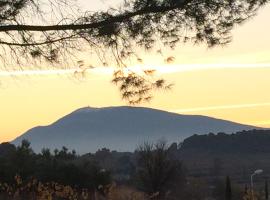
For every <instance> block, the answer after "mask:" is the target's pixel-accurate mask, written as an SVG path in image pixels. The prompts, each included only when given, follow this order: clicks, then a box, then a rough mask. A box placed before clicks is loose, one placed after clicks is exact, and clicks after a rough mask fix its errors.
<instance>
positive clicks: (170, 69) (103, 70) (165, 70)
mask: <svg viewBox="0 0 270 200" xmlns="http://www.w3.org/2000/svg"><path fill="white" fill-rule="evenodd" d="M268 67H269V68H270V63H254V64H230V63H229V64H226V63H223V64H219V63H218V64H171V65H163V66H151V65H149V66H132V67H130V68H129V69H131V70H133V71H135V72H136V71H137V72H140V71H141V70H145V69H154V70H156V71H157V72H158V73H161V74H170V73H177V72H185V71H194V70H204V69H220V68H268ZM116 69H117V68H114V67H95V68H91V69H80V68H79V69H78V68H73V69H58V70H57V69H45V70H14V71H4V70H2V71H1V70H0V76H1V77H3V76H27V75H58V74H59V75H61V74H74V73H75V74H76V73H77V72H78V73H98V74H112V73H113V72H114V70H116Z"/></svg>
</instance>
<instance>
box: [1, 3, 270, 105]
mask: <svg viewBox="0 0 270 200" xmlns="http://www.w3.org/2000/svg"><path fill="white" fill-rule="evenodd" d="M268 2H269V0H229V1H223V0H125V1H124V2H123V3H122V4H121V5H120V6H119V7H118V8H114V9H112V8H111V9H108V10H106V11H96V12H88V11H86V12H82V11H80V10H79V9H78V6H76V3H75V1H73V0H0V24H1V25H0V47H1V49H2V51H1V53H0V56H1V58H2V59H3V62H4V63H6V60H7V58H10V60H15V62H16V63H25V64H27V65H28V64H29V61H30V60H33V61H36V60H40V61H46V62H49V63H51V64H52V63H58V64H60V66H61V67H63V62H65V61H66V60H70V59H71V58H72V57H73V58H74V57H76V56H75V55H76V52H79V51H83V50H85V51H87V52H88V53H90V54H93V53H94V54H95V55H97V57H98V58H99V59H100V61H101V63H102V64H103V65H104V66H107V65H108V63H109V62H110V63H111V62H112V61H113V60H114V61H115V64H116V65H117V66H118V69H117V70H116V72H115V73H114V79H113V82H114V83H115V84H117V85H118V86H119V89H120V91H121V94H122V97H123V99H125V100H127V101H128V102H129V103H131V104H137V103H141V102H143V101H149V100H150V99H151V97H152V96H151V91H153V89H168V88H170V87H171V84H167V83H166V82H165V81H164V80H163V79H157V78H153V77H152V76H151V75H152V74H153V72H154V71H153V70H143V69H142V70H141V72H140V73H137V72H134V71H133V70H132V69H130V68H128V65H127V61H128V60H134V59H135V60H137V61H138V62H139V63H140V64H141V62H142V59H141V58H140V55H138V51H137V50H136V49H138V47H141V48H144V49H146V50H151V49H152V50H153V49H156V52H158V53H161V54H162V51H161V50H160V49H162V48H163V47H164V46H165V47H166V46H168V47H170V48H174V47H175V46H176V45H177V44H178V43H180V42H183V43H185V42H192V43H195V44H201V43H204V44H207V46H209V47H214V46H217V45H225V44H227V43H229V42H230V41H231V30H232V29H233V27H234V26H235V25H238V24H241V23H243V22H244V21H246V20H247V19H249V18H251V17H252V16H254V15H255V14H256V13H257V11H258V10H259V8H261V7H262V6H263V5H265V4H266V3H268ZM48 10H49V12H48ZM158 43H161V44H160V45H158ZM14 58H16V59H14ZM67 58H68V59H67ZM165 60H166V62H168V63H170V62H172V61H173V60H174V58H173V57H172V56H170V57H168V58H166V59H165ZM78 65H79V66H80V67H82V71H83V72H84V71H85V70H86V69H88V68H89V67H85V66H83V65H82V62H81V61H80V62H79V63H78ZM111 65H113V64H111ZM91 67H92V65H91Z"/></svg>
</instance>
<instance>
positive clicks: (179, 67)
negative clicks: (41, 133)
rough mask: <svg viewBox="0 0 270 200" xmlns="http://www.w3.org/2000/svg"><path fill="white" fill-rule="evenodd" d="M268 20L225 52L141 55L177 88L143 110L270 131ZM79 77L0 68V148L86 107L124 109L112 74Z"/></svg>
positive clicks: (237, 34)
mask: <svg viewBox="0 0 270 200" xmlns="http://www.w3.org/2000/svg"><path fill="white" fill-rule="evenodd" d="M88 6H90V5H89V3H88ZM98 6H100V7H102V6H103V3H100V5H98ZM269 19H270V6H269V5H268V6H266V7H265V8H264V9H262V10H261V11H260V12H259V14H258V16H256V17H255V18H253V19H252V20H250V21H248V22H246V23H245V24H244V25H242V26H240V27H236V29H235V30H234V32H233V41H232V43H231V44H229V45H228V46H227V47H217V48H214V49H207V48H206V47H204V46H193V45H183V44H179V46H178V47H177V48H176V49H175V50H174V51H171V50H167V49H165V50H164V52H163V56H160V55H156V54H154V53H151V52H150V53H146V52H142V54H143V55H144V56H143V60H144V64H143V66H144V67H146V68H148V67H149V68H154V69H156V70H157V76H162V77H163V78H165V79H166V80H167V81H169V82H172V83H174V87H173V89H172V90H171V91H168V92H165V91H164V92H163V91H161V92H158V93H154V95H155V98H154V99H153V101H151V102H150V103H147V104H143V105H141V106H146V107H152V108H157V109H162V110H167V111H171V112H177V113H182V114H199V115H207V116H212V117H216V118H222V119H227V120H231V121H236V122H240V123H245V124H251V125H255V126H261V127H270V115H269V113H270V92H269V88H270V37H269V35H270V25H269V23H268V21H269ZM167 56H174V57H175V58H176V59H175V62H174V63H173V64H171V65H167V64H165V63H164V58H166V57H167ZM87 62H89V63H91V60H88V61H87ZM135 67H138V66H135ZM139 67H140V66H139ZM77 70H78V69H77V68H76V67H74V68H72V67H71V68H70V69H68V70H65V69H62V70H54V69H46V70H35V69H29V70H26V71H16V70H15V71H5V70H1V68H0V111H1V112H0V142H4V141H10V140H12V139H14V138H16V137H17V136H19V135H21V134H22V133H24V132H25V131H27V130H28V129H30V128H33V127H34V126H39V125H48V124H50V123H52V122H54V121H56V120H57V119H59V118H60V117H62V116H64V115H66V114H68V113H70V112H72V111H73V110H75V109H78V108H80V107H85V106H92V107H105V106H106V107H107V106H120V105H126V102H124V101H122V99H121V97H120V94H119V92H118V90H117V88H116V87H115V86H114V85H112V84H111V82H110V81H111V78H112V76H111V73H112V69H108V68H104V67H103V68H102V67H101V68H98V67H97V68H95V69H89V70H87V72H86V75H85V76H83V77H79V78H78V77H74V72H76V71H77Z"/></svg>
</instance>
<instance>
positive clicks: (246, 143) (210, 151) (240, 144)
mask: <svg viewBox="0 0 270 200" xmlns="http://www.w3.org/2000/svg"><path fill="white" fill-rule="evenodd" d="M177 155H178V156H179V159H180V160H182V161H183V162H184V163H185V165H186V167H187V168H188V169H189V172H190V174H193V175H195V176H200V177H201V176H204V177H207V176H226V175H232V176H234V178H235V179H237V180H241V181H243V183H247V182H249V178H250V175H251V174H252V173H253V172H254V170H256V169H263V170H264V173H263V175H262V176H261V177H260V178H265V177H269V176H270V130H250V131H242V132H237V133H235V134H225V133H218V134H208V135H194V136H191V137H189V138H187V139H185V140H184V142H183V143H182V145H181V147H180V148H179V149H178V150H177Z"/></svg>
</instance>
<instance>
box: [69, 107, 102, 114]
mask: <svg viewBox="0 0 270 200" xmlns="http://www.w3.org/2000/svg"><path fill="white" fill-rule="evenodd" d="M99 109H100V108H95V107H90V106H87V107H83V108H79V109H77V110H75V111H74V112H72V113H88V112H94V111H97V110H99Z"/></svg>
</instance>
